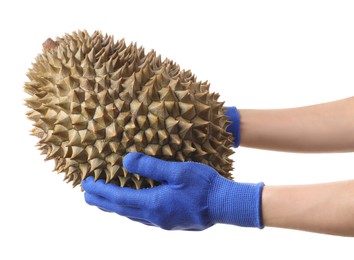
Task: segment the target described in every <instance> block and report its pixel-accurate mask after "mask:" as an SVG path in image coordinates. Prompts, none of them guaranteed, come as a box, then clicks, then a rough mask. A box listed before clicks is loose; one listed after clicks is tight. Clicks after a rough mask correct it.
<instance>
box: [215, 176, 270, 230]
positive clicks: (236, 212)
mask: <svg viewBox="0 0 354 260" xmlns="http://www.w3.org/2000/svg"><path fill="white" fill-rule="evenodd" d="M263 187H264V183H262V182H261V183H257V184H251V183H237V182H234V181H230V180H228V179H226V178H223V177H221V176H217V177H215V179H214V181H213V184H212V187H211V190H210V193H209V197H208V206H209V214H210V218H211V219H212V221H213V222H214V223H224V224H233V225H237V226H242V227H258V228H260V229H262V228H263V227H264V226H263V221H262V205H261V204H262V201H261V200H262V190H263Z"/></svg>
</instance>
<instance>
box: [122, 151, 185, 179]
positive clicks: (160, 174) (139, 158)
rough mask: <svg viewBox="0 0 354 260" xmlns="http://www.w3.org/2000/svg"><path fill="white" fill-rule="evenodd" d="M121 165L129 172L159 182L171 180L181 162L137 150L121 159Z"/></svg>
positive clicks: (178, 170) (180, 166) (179, 167)
mask: <svg viewBox="0 0 354 260" xmlns="http://www.w3.org/2000/svg"><path fill="white" fill-rule="evenodd" d="M123 166H124V168H125V169H127V170H128V171H129V172H131V173H136V174H139V175H141V176H144V177H147V178H150V179H153V180H156V181H159V182H173V180H174V178H175V176H176V174H178V173H179V172H181V169H182V168H183V167H182V163H181V162H167V161H164V160H161V159H157V158H155V157H152V156H149V155H145V154H143V153H137V152H132V153H129V154H127V155H126V156H125V157H124V159H123Z"/></svg>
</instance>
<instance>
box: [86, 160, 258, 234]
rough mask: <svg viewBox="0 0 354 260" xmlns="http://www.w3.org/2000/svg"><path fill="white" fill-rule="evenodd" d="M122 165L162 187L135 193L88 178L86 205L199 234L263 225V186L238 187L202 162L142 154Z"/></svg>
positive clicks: (244, 184)
mask: <svg viewBox="0 0 354 260" xmlns="http://www.w3.org/2000/svg"><path fill="white" fill-rule="evenodd" d="M123 165H124V167H125V168H126V169H127V170H128V171H129V172H132V173H137V174H139V175H142V176H145V177H149V178H151V179H154V180H157V181H159V182H161V183H162V184H161V185H159V186H157V187H153V188H149V189H141V190H135V189H132V188H121V187H118V186H115V185H113V184H105V181H104V180H98V181H96V182H95V181H94V179H93V177H89V178H87V179H86V180H84V181H83V182H82V187H83V188H84V190H85V200H86V202H87V203H88V204H90V205H94V206H97V207H99V208H101V209H103V210H106V211H113V212H116V213H118V214H119V215H122V216H126V217H128V218H131V219H133V220H137V221H139V222H142V223H144V224H149V225H155V226H159V227H161V228H163V229H181V230H203V229H206V228H208V227H210V226H212V225H213V224H216V223H226V224H233V225H238V226H244V227H258V228H262V227H263V224H262V219H261V193H262V189H263V186H264V184H263V183H258V184H246V183H243V184H241V183H237V182H234V181H230V180H228V179H226V178H224V177H222V176H221V175H219V174H218V173H217V172H216V171H215V170H214V169H213V168H211V167H209V166H207V165H204V164H201V163H196V162H167V161H163V160H160V159H157V158H153V157H151V156H148V155H144V154H142V153H130V154H128V155H126V156H125V157H124V160H123Z"/></svg>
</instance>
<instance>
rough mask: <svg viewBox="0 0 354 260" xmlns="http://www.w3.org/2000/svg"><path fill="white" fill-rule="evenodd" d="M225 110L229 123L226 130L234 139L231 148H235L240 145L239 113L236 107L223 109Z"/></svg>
mask: <svg viewBox="0 0 354 260" xmlns="http://www.w3.org/2000/svg"><path fill="white" fill-rule="evenodd" d="M225 108H226V113H225V115H226V116H229V117H230V118H229V121H231V125H229V126H228V127H227V129H226V131H227V132H229V133H231V134H232V136H233V138H234V143H233V147H235V148H237V147H239V145H240V141H241V136H240V113H239V112H238V110H237V108H236V107H225Z"/></svg>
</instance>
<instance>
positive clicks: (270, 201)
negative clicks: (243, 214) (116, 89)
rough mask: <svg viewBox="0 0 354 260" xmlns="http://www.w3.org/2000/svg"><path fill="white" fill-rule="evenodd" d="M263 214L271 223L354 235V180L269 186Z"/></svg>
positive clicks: (307, 229)
mask: <svg viewBox="0 0 354 260" xmlns="http://www.w3.org/2000/svg"><path fill="white" fill-rule="evenodd" d="M262 215H263V223H264V225H265V226H268V227H279V228H289V229H297V230H303V231H311V232H317V233H326V234H333V235H341V236H354V181H344V182H334V183H325V184H315V185H298V186H265V187H264V189H263V194H262Z"/></svg>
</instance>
